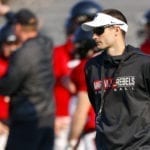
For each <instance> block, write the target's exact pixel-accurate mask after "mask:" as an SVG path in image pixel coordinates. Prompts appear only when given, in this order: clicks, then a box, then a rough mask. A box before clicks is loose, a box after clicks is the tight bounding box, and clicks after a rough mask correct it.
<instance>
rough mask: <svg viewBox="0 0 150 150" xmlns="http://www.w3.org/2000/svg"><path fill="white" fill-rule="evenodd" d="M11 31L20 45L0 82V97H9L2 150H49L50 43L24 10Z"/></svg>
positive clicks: (51, 119) (51, 136)
mask: <svg viewBox="0 0 150 150" xmlns="http://www.w3.org/2000/svg"><path fill="white" fill-rule="evenodd" d="M14 29H15V33H16V35H17V37H19V40H20V42H21V43H22V44H23V45H22V46H21V47H20V48H19V49H17V50H16V51H15V52H14V53H13V55H12V56H11V57H10V64H9V68H8V72H7V74H6V76H5V77H4V78H2V79H1V80H0V93H1V94H4V95H9V96H10V97H11V101H10V121H11V124H10V133H9V137H8V142H7V146H6V150H12V149H14V150H31V149H32V150H37V149H42V150H52V149H53V141H54V131H53V126H54V106H53V94H52V86H53V75H52V66H51V48H52V43H51V41H50V39H49V38H47V37H45V36H42V35H40V34H39V33H38V19H37V17H36V16H35V15H34V14H33V13H32V12H31V11H30V10H28V9H21V10H19V11H18V12H17V13H15V15H14Z"/></svg>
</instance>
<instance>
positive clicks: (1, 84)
mask: <svg viewBox="0 0 150 150" xmlns="http://www.w3.org/2000/svg"><path fill="white" fill-rule="evenodd" d="M20 51H21V50H17V51H16V52H15V53H14V55H12V57H11V58H10V64H9V67H8V72H7V73H6V75H5V76H4V77H3V78H1V79H0V94H2V95H11V94H13V93H14V92H15V91H16V90H17V89H18V88H19V86H20V84H21V83H22V82H23V80H24V78H25V75H26V72H27V70H28V69H29V65H28V64H26V62H28V63H29V61H28V60H27V58H26V56H25V54H23V53H22V52H20Z"/></svg>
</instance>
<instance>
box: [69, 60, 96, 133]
mask: <svg viewBox="0 0 150 150" xmlns="http://www.w3.org/2000/svg"><path fill="white" fill-rule="evenodd" d="M86 61H87V60H86V59H84V60H81V62H80V64H79V65H78V66H77V67H76V68H74V69H73V70H72V73H71V79H72V81H73V82H74V83H75V85H76V88H77V91H87V87H86V81H85V75H84V66H85V63H86ZM91 129H95V112H94V109H93V108H92V106H91V108H90V110H89V112H88V119H87V123H86V125H85V129H84V131H85V132H88V131H90V130H91Z"/></svg>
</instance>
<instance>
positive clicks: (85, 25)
mask: <svg viewBox="0 0 150 150" xmlns="http://www.w3.org/2000/svg"><path fill="white" fill-rule="evenodd" d="M100 26H103V25H102V24H100V23H96V22H95V21H89V22H86V23H83V24H82V25H81V27H82V29H83V30H85V31H91V30H93V28H96V27H100Z"/></svg>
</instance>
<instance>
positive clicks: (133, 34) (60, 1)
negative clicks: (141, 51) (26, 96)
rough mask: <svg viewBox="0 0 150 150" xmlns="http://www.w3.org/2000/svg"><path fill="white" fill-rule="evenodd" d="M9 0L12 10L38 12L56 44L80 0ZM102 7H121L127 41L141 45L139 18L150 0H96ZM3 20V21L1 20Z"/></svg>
mask: <svg viewBox="0 0 150 150" xmlns="http://www.w3.org/2000/svg"><path fill="white" fill-rule="evenodd" d="M3 1H7V4H9V5H10V6H11V8H12V10H14V11H15V10H18V9H20V8H23V7H27V8H30V9H31V10H32V11H33V12H35V13H36V14H37V16H38V17H39V19H40V21H41V27H42V32H44V33H46V34H47V35H48V36H51V37H52V38H53V40H54V44H55V45H58V44H62V43H63V42H64V40H65V37H64V36H65V34H64V24H65V19H66V18H67V16H68V15H69V11H70V8H71V7H72V6H73V5H74V4H75V3H76V2H78V1H79V0H26V1H25V0H3ZM95 1H96V2H98V3H99V4H100V5H102V7H103V8H104V9H105V8H117V9H120V10H121V11H122V12H123V13H124V14H125V15H126V17H127V19H128V24H129V31H128V34H127V43H130V44H133V45H134V46H139V43H141V41H142V37H141V36H137V30H138V29H140V28H141V26H140V23H139V20H140V18H141V16H142V14H143V13H144V12H145V11H146V10H147V9H149V7H150V1H149V0H142V1H140V0H95ZM1 22H2V21H1Z"/></svg>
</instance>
